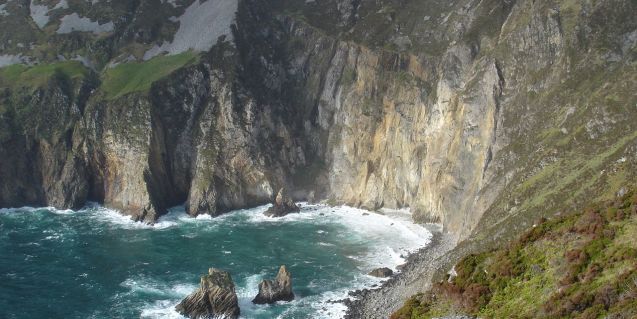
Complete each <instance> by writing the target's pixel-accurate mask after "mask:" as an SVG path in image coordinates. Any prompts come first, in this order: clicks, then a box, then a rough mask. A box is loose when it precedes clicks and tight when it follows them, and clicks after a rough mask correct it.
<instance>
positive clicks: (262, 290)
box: [252, 266, 294, 304]
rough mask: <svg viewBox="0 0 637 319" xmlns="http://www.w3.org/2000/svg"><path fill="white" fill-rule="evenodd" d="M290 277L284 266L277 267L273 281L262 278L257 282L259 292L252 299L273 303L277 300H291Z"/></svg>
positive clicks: (292, 294) (255, 301)
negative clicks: (277, 270) (277, 271)
mask: <svg viewBox="0 0 637 319" xmlns="http://www.w3.org/2000/svg"><path fill="white" fill-rule="evenodd" d="M293 299H294V293H293V292H292V277H291V275H290V273H289V272H288V270H287V269H286V268H285V266H281V268H279V273H278V274H277V275H276V278H275V279H274V281H271V280H267V279H266V280H263V281H261V283H260V284H259V294H258V295H257V296H256V297H255V298H254V299H253V300H252V302H253V303H256V304H266V303H275V302H277V301H281V300H282V301H292V300H293Z"/></svg>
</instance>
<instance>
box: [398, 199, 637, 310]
mask: <svg viewBox="0 0 637 319" xmlns="http://www.w3.org/2000/svg"><path fill="white" fill-rule="evenodd" d="M635 238H637V192H635V191H629V192H627V193H626V194H624V195H623V196H622V197H618V198H616V199H615V200H612V201H609V202H606V203H602V204H595V205H592V206H590V207H588V208H585V209H583V210H581V211H579V212H576V213H573V214H570V215H566V216H564V217H560V218H556V219H553V220H545V219H543V220H540V221H538V223H537V224H536V226H535V227H533V228H532V229H530V230H529V231H527V232H526V233H525V234H523V235H522V236H521V237H520V238H518V239H517V240H515V241H514V242H512V243H511V244H509V245H508V247H506V248H501V249H498V250H493V251H489V252H486V253H481V254H473V255H469V256H466V257H465V258H463V259H462V260H461V261H460V262H459V263H458V264H457V265H456V266H455V270H456V273H457V276H455V277H453V278H451V279H450V280H447V281H442V282H439V283H436V284H434V286H433V288H432V290H431V291H430V292H428V293H426V294H420V295H416V296H413V297H412V298H410V299H409V300H408V301H407V302H406V303H405V305H404V306H403V307H402V308H401V309H400V310H398V311H397V312H396V313H394V314H393V315H392V317H391V318H392V319H420V318H432V317H435V316H440V315H448V314H468V315H474V316H478V317H480V318H602V317H613V318H614V317H616V315H619V316H617V317H618V318H620V317H621V318H633V317H635V316H637V243H636V242H635V241H634V239H635Z"/></svg>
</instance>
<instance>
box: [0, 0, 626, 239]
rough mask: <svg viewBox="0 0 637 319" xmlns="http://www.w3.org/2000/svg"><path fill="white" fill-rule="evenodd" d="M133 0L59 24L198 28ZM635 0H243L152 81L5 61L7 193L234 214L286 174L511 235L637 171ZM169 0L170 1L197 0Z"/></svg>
mask: <svg viewBox="0 0 637 319" xmlns="http://www.w3.org/2000/svg"><path fill="white" fill-rule="evenodd" d="M142 2H143V1H142ZM128 6H131V5H130V4H127V3H123V2H122V3H120V2H119V1H115V3H113V8H114V9H113V10H115V9H117V10H115V11H116V12H119V13H122V12H124V13H125V12H127V11H126V10H128V9H130V8H129V7H128ZM98 7H99V4H98V5H97V6H96V9H95V10H93V11H92V12H95V13H94V14H96V15H99V14H100V10H98ZM134 7H135V8H136V10H132V11H134V13H130V12H129V13H126V14H125V16H127V17H128V16H130V15H132V16H133V17H136V18H130V17H129V18H130V19H129V20H126V19H124V20H125V21H124V20H122V21H123V22H117V24H116V26H115V29H114V30H113V32H112V34H110V35H105V36H104V38H102V39H93V38H90V37H88V36H87V37H84V38H81V39H80V38H77V39H75V38H73V39H71V38H68V37H71V35H57V37H58V38H59V39H60V41H61V43H63V44H65V45H67V46H68V47H77V46H78V45H79V44H78V43H80V44H81V43H84V42H86V43H88V44H90V45H91V50H93V51H94V50H96V48H98V49H99V50H98V51H100V54H96V55H95V58H96V60H99V61H111V62H113V63H118V62H121V61H122V59H123V58H126V57H129V54H130V53H129V51H130V50H132V49H131V48H132V47H131V46H135V45H140V46H143V47H145V48H146V47H148V46H150V45H151V44H152V45H154V44H157V43H161V41H162V40H165V41H168V40H171V39H169V38H170V36H171V34H172V35H174V34H175V32H176V30H178V29H179V28H178V26H176V25H174V23H175V22H174V21H172V20H170V19H166V20H167V21H163V20H162V21H161V23H160V21H155V20H153V19H150V17H148V15H149V13H148V12H147V10H146V7H147V6H146V3H145V2H143V3H139V4H135V6H134ZM126 8H128V9H126ZM635 9H636V8H635V4H634V2H631V1H628V0H606V1H599V2H595V3H589V2H587V1H566V2H564V1H544V2H541V3H540V2H537V1H530V0H517V1H504V2H501V1H475V0H462V1H457V2H454V3H445V4H441V3H439V2H438V1H433V0H427V1H424V2H422V1H415V0H407V1H401V2H400V4H397V3H395V2H394V1H389V0H383V1H371V0H360V1H344V2H343V1H333V0H329V1H320V2H319V1H310V2H305V1H293V0H279V1H273V2H268V3H264V2H263V1H256V0H244V1H239V2H238V8H237V12H236V16H235V19H234V20H233V21H234V24H233V26H232V37H229V36H227V35H226V36H222V37H220V38H219V39H218V41H216V42H215V43H216V44H215V45H214V46H213V47H212V48H211V49H210V51H208V52H205V53H202V54H201V55H198V56H197V59H195V61H193V62H190V63H187V64H185V65H184V66H182V67H179V68H177V69H176V70H175V71H172V72H170V73H169V74H167V75H165V76H162V77H161V78H160V79H159V80H156V81H154V82H152V83H151V84H149V85H148V86H149V87H148V88H147V89H144V90H138V91H134V92H129V93H127V94H122V95H116V96H112V95H109V94H108V90H107V88H106V87H105V86H106V85H105V84H104V82H107V80H108V77H107V76H99V75H97V74H96V73H97V72H93V71H90V70H87V71H86V73H88V74H89V75H87V76H85V77H83V78H72V79H71V80H69V79H64V77H62V78H60V77H51V79H50V81H48V82H46V83H42V82H37V83H35V84H34V86H35V88H34V89H33V90H27V89H20V88H16V87H15V86H12V85H5V83H4V82H2V81H0V82H2V83H0V84H2V86H3V88H4V89H3V91H2V95H1V99H2V107H1V108H0V124H2V126H0V155H1V156H2V158H3V160H2V161H1V162H0V206H19V205H26V204H30V205H54V206H59V207H74V206H78V205H82V203H83V202H85V201H86V200H87V199H89V200H95V201H99V202H103V203H104V204H105V205H107V206H109V207H113V208H117V209H118V210H120V211H122V212H123V213H126V214H129V215H131V216H133V217H134V218H135V219H137V220H143V221H146V222H151V223H152V222H153V221H155V220H156V219H157V218H158V216H160V215H161V214H163V213H165V212H166V209H167V207H170V206H172V205H177V204H181V203H184V202H185V203H186V207H187V211H188V213H189V214H190V215H193V216H196V215H199V214H211V215H218V214H221V213H223V212H225V211H228V210H231V209H235V208H241V207H246V206H254V205H258V204H264V203H267V202H268V201H269V200H270V199H271V198H272V197H273V195H274V192H275V190H277V189H280V188H283V187H285V188H287V189H293V190H295V191H294V192H292V193H291V194H290V195H291V197H292V198H293V199H294V200H301V199H307V198H309V197H314V196H316V198H318V199H329V200H330V202H332V203H343V204H349V205H355V206H361V207H365V208H369V209H377V208H380V207H388V208H398V207H409V208H410V209H411V211H412V212H413V213H414V218H415V219H416V220H417V221H420V222H425V221H436V222H440V223H442V224H443V225H444V227H445V229H446V230H447V231H449V232H452V233H454V234H455V235H456V237H457V238H458V239H466V238H469V237H471V236H477V237H475V238H478V237H480V238H482V239H485V237H488V238H490V239H492V240H493V241H497V240H498V238H505V237H507V236H509V233H515V232H516V229H520V228H521V227H524V225H525V224H528V223H530V222H531V221H532V220H533V219H535V218H536V217H537V216H535V215H534V212H535V211H536V209H535V208H537V207H545V209H544V211H547V210H554V211H559V210H561V209H563V208H564V207H569V206H575V205H577V203H578V202H579V201H580V200H581V199H582V198H586V197H588V196H605V195H604V194H606V193H607V192H606V190H603V189H599V188H598V187H596V186H594V185H608V186H609V189H611V188H617V187H615V186H616V185H619V184H622V183H624V182H625V181H628V180H631V178H633V177H634V173H631V172H634V171H635V170H634V169H632V168H634V167H635V165H637V164H636V162H637V159H636V156H635V149H637V145H636V143H637V142H636V139H637V135H636V133H635V127H634V124H633V123H634V122H635V120H636V116H637V115H636V114H637V112H635V109H634V105H635V103H637V101H636V98H635V96H634V94H633V91H634V88H635V87H636V85H637V84H636V83H637V82H636V81H637V79H635V74H637V72H635V68H636V66H635V50H636V49H635V45H636V43H637V41H636V40H635V39H637V36H635V34H636V33H635V29H636V28H637V21H635V19H634V15H631V14H629V13H630V12H635ZM11 10H13V7H11ZM69 10H71V9H69ZM162 10H163V11H161V12H160V13H161V14H160V13H158V14H157V17H156V18H157V19H159V18H161V17H164V16H166V17H169V16H181V15H182V14H183V13H184V12H182V11H184V10H185V7H184V8H174V7H172V6H171V5H170V4H166V7H162ZM174 10H176V11H174ZM115 11H113V12H115ZM120 11H122V12H120ZM173 11H174V12H173ZM124 13H122V14H124ZM111 14H113V13H112V12H110V11H109V12H104V15H109V16H110V15H111ZM271 17H275V18H274V19H273V18H271ZM18 18H20V19H22V18H21V17H19V16H10V19H9V18H8V19H6V20H3V21H2V22H1V23H5V24H6V23H13V22H15V21H18V20H19V19H18ZM23 18H24V17H23ZM225 18H227V17H225ZM91 19H92V20H94V21H96V20H99V19H97V18H96V17H95V16H92V17H91ZM149 19H150V20H149ZM162 19H163V18H162ZM14 20H15V21H14ZM151 20H152V21H151ZM226 20H228V19H225V20H224V21H226ZM12 21H13V22H12ZM129 21H134V22H129ZM228 21H230V20H228ZM151 22H152V23H151ZM16 23H17V22H16ZM53 23H55V22H53ZM144 23H150V24H153V23H156V25H157V26H158V28H159V29H160V30H162V31H161V34H160V35H155V34H153V33H152V32H150V31H148V30H151V29H153V28H150V27H149V26H148V25H145V24H144ZM153 25H154V24H153ZM25 28H26V27H25ZM29 28H30V27H29ZM25 30H26V29H25ZM135 30H139V32H137V33H136V32H135ZM33 32H40V31H33V30H31V31H29V32H26V31H25V32H24V34H21V36H23V37H24V38H25V39H26V38H30V37H32V34H31V33H33ZM42 32H44V31H42ZM171 32H172V33H171ZM3 36H5V35H3ZM6 36H8V35H6ZM16 36H17V35H16ZM3 39H4V38H3ZM82 41H84V42H82ZM171 41H172V40H171ZM5 42H6V47H7V48H9V49H10V50H14V51H15V50H18V49H19V47H17V46H15V45H13V44H10V43H9V42H8V40H7V41H5ZM11 43H13V42H11ZM55 49H56V50H62V51H63V48H58V47H55ZM24 50H27V49H24ZM74 50H75V49H74ZM89 51H90V50H89ZM93 51H90V52H93ZM142 51H143V50H142ZM17 52H18V51H16V52H13V51H11V52H10V53H12V54H14V53H15V54H17ZM20 52H22V51H20ZM73 52H75V51H73ZM22 53H25V54H26V51H25V52H22ZM133 58H134V57H133ZM142 63H149V62H142ZM104 64H106V62H104ZM0 70H2V69H0ZM107 73H108V72H107ZM2 74H4V73H2ZM4 77H6V76H3V78H4ZM100 80H101V81H102V83H100ZM310 194H313V195H310ZM476 234H477V235H476ZM480 234H482V235H480ZM486 234H490V235H489V236H487V235H486Z"/></svg>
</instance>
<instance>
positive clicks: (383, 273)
mask: <svg viewBox="0 0 637 319" xmlns="http://www.w3.org/2000/svg"><path fill="white" fill-rule="evenodd" d="M393 274H394V272H393V271H392V270H391V269H389V268H387V267H383V268H376V269H374V270H372V271H370V272H369V274H368V275H370V276H374V277H379V278H385V277H389V276H391V275H393Z"/></svg>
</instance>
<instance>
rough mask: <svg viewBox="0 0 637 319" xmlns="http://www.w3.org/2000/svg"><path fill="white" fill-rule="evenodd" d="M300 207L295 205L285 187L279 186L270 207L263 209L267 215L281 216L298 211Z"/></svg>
mask: <svg viewBox="0 0 637 319" xmlns="http://www.w3.org/2000/svg"><path fill="white" fill-rule="evenodd" d="M300 211H301V209H300V208H299V206H297V205H296V204H295V203H294V201H293V200H292V198H291V197H290V196H289V195H288V194H287V192H286V191H285V188H281V189H280V190H279V193H278V194H277V195H276V198H275V199H274V203H272V207H270V208H268V210H266V211H265V213H263V214H265V215H266V216H268V217H283V216H285V215H287V214H290V213H298V212H300Z"/></svg>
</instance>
